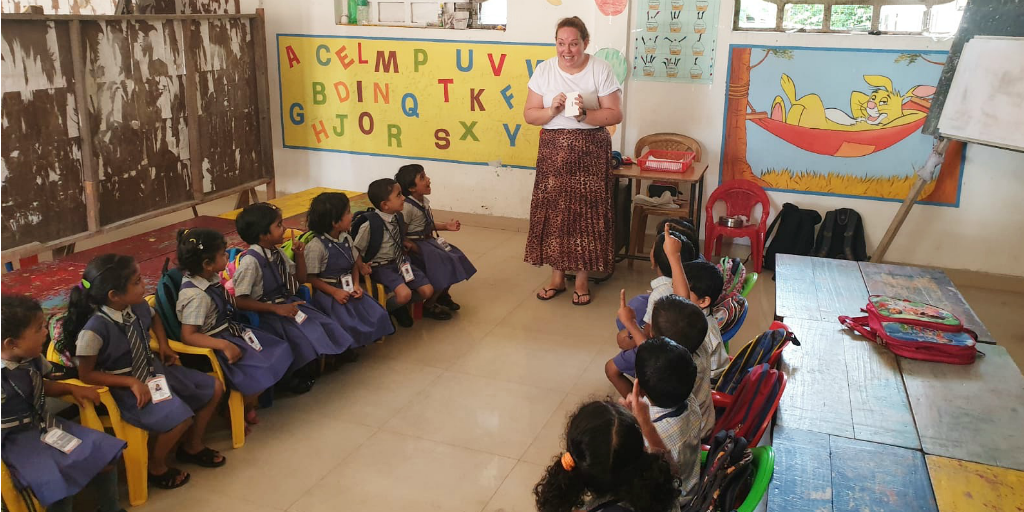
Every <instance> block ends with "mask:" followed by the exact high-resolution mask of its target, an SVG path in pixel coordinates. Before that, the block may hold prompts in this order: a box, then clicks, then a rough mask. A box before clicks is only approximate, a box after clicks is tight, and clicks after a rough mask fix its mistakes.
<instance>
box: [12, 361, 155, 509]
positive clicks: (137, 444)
mask: <svg viewBox="0 0 1024 512" xmlns="http://www.w3.org/2000/svg"><path fill="white" fill-rule="evenodd" d="M46 359H47V360H48V361H50V362H52V363H60V362H61V361H60V355H59V354H58V353H57V348H56V344H55V343H50V348H49V349H47V351H46ZM62 382H65V383H67V384H72V385H77V386H88V384H86V383H84V382H82V381H81V380H78V379H67V380H64V381H62ZM101 390H102V391H101V392H100V403H102V404H103V405H104V407H106V409H107V415H106V416H103V417H100V416H99V415H98V414H97V413H96V409H95V408H94V407H92V406H91V405H90V406H88V407H86V408H85V409H84V410H83V409H79V412H80V413H81V414H82V416H81V417H82V425H84V426H86V427H89V428H94V429H96V430H105V429H107V428H109V429H111V430H113V431H114V436H116V437H117V438H118V439H120V440H122V441H124V442H125V443H128V446H127V447H126V448H125V449H124V452H123V453H122V458H123V459H124V469H125V475H126V476H127V478H126V480H127V483H128V502H129V503H131V505H132V506H133V507H137V506H140V505H144V504H145V503H146V501H147V500H148V499H149V479H148V478H147V472H148V470H149V432H148V431H146V430H143V429H141V428H139V427H136V426H134V425H131V424H128V423H126V422H124V421H122V420H121V410H120V409H119V408H118V407H117V402H115V401H114V397H113V395H111V394H110V391H109V390H108V389H107V388H101ZM66 398H70V397H66ZM12 512H13V510H12Z"/></svg>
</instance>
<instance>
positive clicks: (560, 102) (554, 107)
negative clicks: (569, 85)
mask: <svg viewBox="0 0 1024 512" xmlns="http://www.w3.org/2000/svg"><path fill="white" fill-rule="evenodd" d="M565 99H566V98H565V93H564V92H560V93H558V96H555V97H554V98H552V99H551V106H550V107H548V113H549V114H551V117H552V118H554V117H555V116H557V115H558V114H561V113H562V111H563V110H565Z"/></svg>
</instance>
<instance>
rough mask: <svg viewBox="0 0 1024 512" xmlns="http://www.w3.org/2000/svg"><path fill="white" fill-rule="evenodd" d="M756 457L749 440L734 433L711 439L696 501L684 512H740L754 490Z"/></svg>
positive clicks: (719, 434)
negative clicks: (742, 504)
mask: <svg viewBox="0 0 1024 512" xmlns="http://www.w3.org/2000/svg"><path fill="white" fill-rule="evenodd" d="M753 460H754V456H753V454H752V453H751V452H750V447H749V446H748V444H747V441H746V440H745V439H744V438H743V437H742V436H739V435H737V434H736V433H734V432H732V431H724V430H723V431H720V432H718V434H716V435H715V436H714V437H713V438H712V439H711V448H710V449H709V450H708V453H707V457H706V458H705V459H704V465H703V466H702V467H701V474H700V481H699V482H697V487H696V488H695V489H694V490H695V492H694V493H693V499H692V500H691V501H690V503H688V504H686V505H684V506H683V507H681V509H680V512H711V511H716V510H736V508H737V507H739V506H740V504H741V503H742V501H743V498H744V497H746V495H747V494H748V493H749V491H750V483H751V477H752V476H753V466H752V465H751V462H752V461H753Z"/></svg>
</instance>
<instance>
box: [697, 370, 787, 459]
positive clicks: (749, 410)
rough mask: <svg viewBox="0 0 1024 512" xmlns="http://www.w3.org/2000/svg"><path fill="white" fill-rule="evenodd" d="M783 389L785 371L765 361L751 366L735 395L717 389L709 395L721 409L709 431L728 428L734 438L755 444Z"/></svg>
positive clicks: (759, 438)
mask: <svg viewBox="0 0 1024 512" xmlns="http://www.w3.org/2000/svg"><path fill="white" fill-rule="evenodd" d="M785 390H786V375H785V374H783V373H782V372H781V371H779V370H776V369H773V368H771V367H770V366H769V365H768V363H763V364H759V365H757V366H754V367H753V368H751V369H750V371H749V372H747V374H746V375H745V376H744V377H743V380H742V381H740V384H739V387H737V388H736V393H735V394H733V395H731V396H730V395H726V394H723V393H721V392H718V391H715V392H714V393H713V394H712V396H713V398H714V401H715V405H716V406H724V408H722V409H718V411H717V412H716V419H715V426H714V428H712V429H711V431H712V432H719V431H722V430H732V431H734V432H735V434H736V437H742V438H744V439H749V440H750V443H751V444H754V445H756V444H757V443H758V442H759V441H760V440H761V436H762V435H763V434H764V432H765V430H766V429H767V428H768V424H769V423H771V419H772V416H774V415H775V410H776V409H777V408H778V407H779V401H780V400H781V399H782V393H783V392H784V391H785ZM705 441H709V440H705Z"/></svg>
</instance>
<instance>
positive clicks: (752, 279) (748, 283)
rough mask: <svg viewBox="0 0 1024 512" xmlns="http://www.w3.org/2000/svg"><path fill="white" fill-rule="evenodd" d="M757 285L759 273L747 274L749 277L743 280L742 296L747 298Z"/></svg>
mask: <svg viewBox="0 0 1024 512" xmlns="http://www.w3.org/2000/svg"><path fill="white" fill-rule="evenodd" d="M755 283H757V272H747V277H746V278H744V279H743V291H742V292H740V295H742V296H744V297H746V296H747V295H749V294H750V290H753V289H754V284H755Z"/></svg>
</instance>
